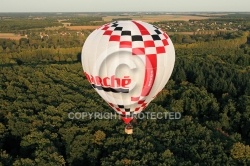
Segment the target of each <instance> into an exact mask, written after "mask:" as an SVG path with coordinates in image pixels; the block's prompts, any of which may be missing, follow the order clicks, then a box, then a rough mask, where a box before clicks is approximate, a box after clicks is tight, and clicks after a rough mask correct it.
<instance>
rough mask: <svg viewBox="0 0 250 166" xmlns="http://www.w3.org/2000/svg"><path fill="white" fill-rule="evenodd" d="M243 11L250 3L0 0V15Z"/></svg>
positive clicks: (223, 0) (227, 0)
mask: <svg viewBox="0 0 250 166" xmlns="http://www.w3.org/2000/svg"><path fill="white" fill-rule="evenodd" d="M116 11H122V12H124V11H166V12H173V11H177V12H189V11H221V12H224V11H244V12H250V0H0V12H116Z"/></svg>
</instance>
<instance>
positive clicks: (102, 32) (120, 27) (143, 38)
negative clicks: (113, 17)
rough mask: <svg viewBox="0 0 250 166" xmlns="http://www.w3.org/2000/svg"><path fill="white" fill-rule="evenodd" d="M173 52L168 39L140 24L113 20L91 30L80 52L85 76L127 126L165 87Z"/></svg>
mask: <svg viewBox="0 0 250 166" xmlns="http://www.w3.org/2000/svg"><path fill="white" fill-rule="evenodd" d="M174 62H175V50H174V46H173V43H172V41H171V40H170V38H169V36H168V35H167V34H166V33H164V32H163V31H162V30H161V29H159V28H158V27H156V26H154V25H151V24H148V23H145V22H142V21H115V22H112V23H108V24H105V25H103V26H102V27H100V28H99V29H96V30H95V31H93V32H92V33H91V34H90V35H89V36H88V38H87V39H86V41H85V43H84V46H83V49H82V66H83V70H84V73H85V75H86V77H87V79H88V81H89V82H90V84H91V85H92V86H93V88H95V90H96V91H97V93H98V94H99V95H100V96H101V97H102V98H103V99H104V100H105V101H106V102H107V103H108V104H109V105H110V106H111V107H112V108H113V109H114V110H115V111H116V112H117V113H118V114H120V115H122V116H124V117H125V118H124V122H125V123H129V121H130V120H131V119H132V118H133V115H134V114H138V113H140V112H141V111H142V110H143V109H144V108H146V106H147V105H148V104H149V103H150V102H151V101H152V100H153V99H154V98H155V96H156V95H157V94H158V93H159V92H160V91H161V90H162V89H163V88H164V86H165V85H166V83H167V81H168V80H169V77H170V75H171V73H172V70H173V67H174Z"/></svg>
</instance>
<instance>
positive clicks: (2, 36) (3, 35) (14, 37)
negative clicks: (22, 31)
mask: <svg viewBox="0 0 250 166" xmlns="http://www.w3.org/2000/svg"><path fill="white" fill-rule="evenodd" d="M21 38H27V37H26V36H21V35H16V34H14V33H0V39H11V40H20V39H21Z"/></svg>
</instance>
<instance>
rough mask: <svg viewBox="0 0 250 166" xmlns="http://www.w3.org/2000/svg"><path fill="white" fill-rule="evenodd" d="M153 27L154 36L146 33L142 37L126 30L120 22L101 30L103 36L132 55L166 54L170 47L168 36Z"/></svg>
mask: <svg viewBox="0 0 250 166" xmlns="http://www.w3.org/2000/svg"><path fill="white" fill-rule="evenodd" d="M137 24H138V23H137ZM153 27H154V28H155V29H154V34H151V33H150V34H149V33H147V32H145V33H142V34H141V35H138V34H136V35H135V34H132V32H131V31H130V30H126V29H124V27H122V25H119V22H118V21H115V22H112V23H110V24H106V25H104V26H103V27H101V30H103V31H104V32H103V35H107V36H109V41H110V42H119V48H129V49H131V52H132V55H152V54H161V53H165V52H166V50H165V46H167V45H168V41H167V39H168V36H167V34H165V33H163V32H162V31H161V30H160V29H159V28H157V27H156V26H153ZM142 32H144V31H142Z"/></svg>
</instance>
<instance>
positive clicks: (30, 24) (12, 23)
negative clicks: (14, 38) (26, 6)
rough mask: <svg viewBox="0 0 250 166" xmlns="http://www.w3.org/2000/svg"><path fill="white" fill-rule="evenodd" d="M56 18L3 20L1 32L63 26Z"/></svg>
mask: <svg viewBox="0 0 250 166" xmlns="http://www.w3.org/2000/svg"><path fill="white" fill-rule="evenodd" d="M61 25H62V24H61V23H59V22H58V21H57V20H56V19H41V20H36V19H17V20H16V19H13V20H12V19H11V20H1V24H0V32H15V31H20V30H27V29H33V28H39V29H42V28H46V27H52V26H61Z"/></svg>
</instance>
